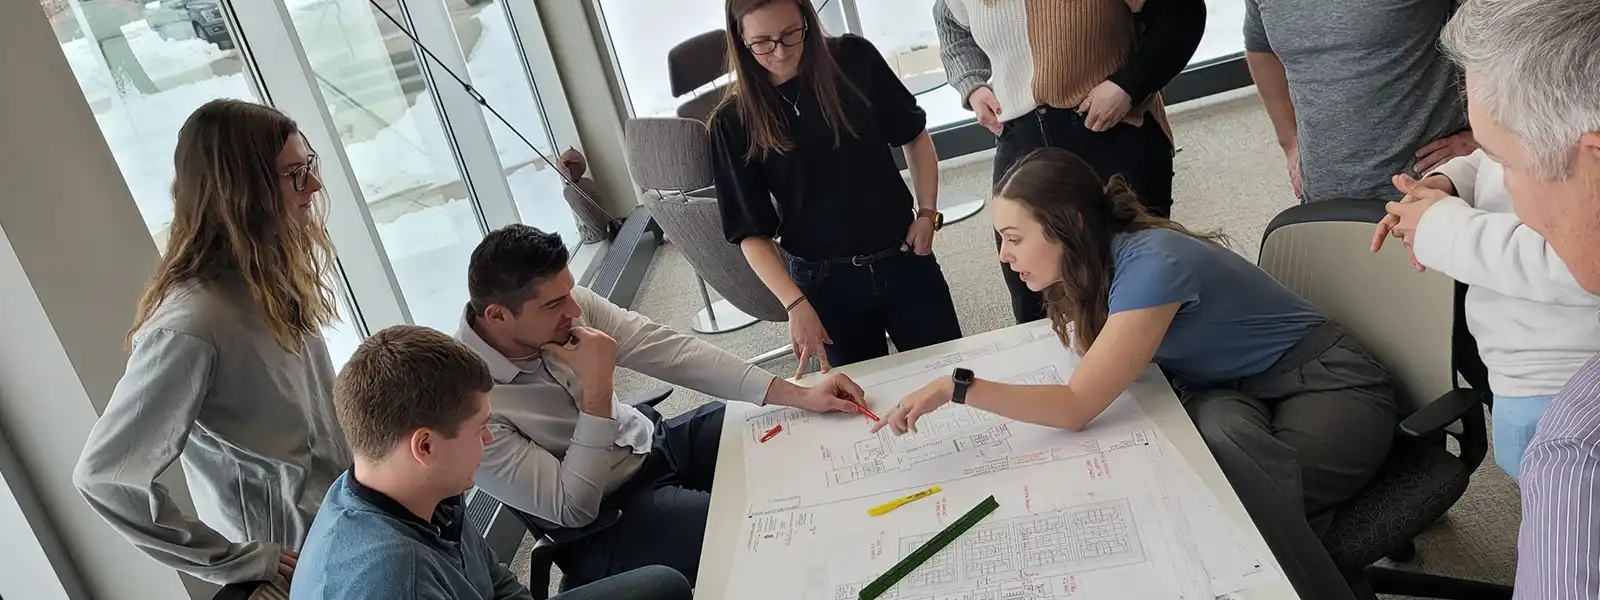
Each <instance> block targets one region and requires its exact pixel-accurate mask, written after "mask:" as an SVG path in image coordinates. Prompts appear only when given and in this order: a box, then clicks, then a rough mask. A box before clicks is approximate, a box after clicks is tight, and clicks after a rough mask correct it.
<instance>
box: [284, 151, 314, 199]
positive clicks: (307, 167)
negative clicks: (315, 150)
mask: <svg viewBox="0 0 1600 600" xmlns="http://www.w3.org/2000/svg"><path fill="white" fill-rule="evenodd" d="M316 171H317V155H315V154H313V155H311V158H307V159H306V164H303V165H300V166H298V167H295V168H294V169H291V170H290V171H289V172H288V173H284V174H283V176H284V177H288V178H290V180H291V181H292V182H293V183H294V191H296V192H304V191H306V186H307V185H310V184H311V174H312V173H315V172H316Z"/></svg>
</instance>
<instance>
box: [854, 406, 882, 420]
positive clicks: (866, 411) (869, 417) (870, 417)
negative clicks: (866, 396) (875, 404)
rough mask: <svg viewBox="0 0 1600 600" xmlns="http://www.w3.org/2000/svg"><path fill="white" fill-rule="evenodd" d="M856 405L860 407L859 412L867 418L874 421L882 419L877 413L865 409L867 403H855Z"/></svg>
mask: <svg viewBox="0 0 1600 600" xmlns="http://www.w3.org/2000/svg"><path fill="white" fill-rule="evenodd" d="M856 407H857V408H860V409H861V414H863V415H866V416H867V418H868V419H872V420H874V421H880V420H882V419H879V418H878V415H875V414H872V411H870V410H867V405H865V404H857V405H856Z"/></svg>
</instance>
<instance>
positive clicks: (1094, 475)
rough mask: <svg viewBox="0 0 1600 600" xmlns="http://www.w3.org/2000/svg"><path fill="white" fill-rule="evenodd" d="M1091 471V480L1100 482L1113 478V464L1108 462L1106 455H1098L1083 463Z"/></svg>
mask: <svg viewBox="0 0 1600 600" xmlns="http://www.w3.org/2000/svg"><path fill="white" fill-rule="evenodd" d="M1083 464H1084V466H1086V467H1088V469H1089V480H1090V481H1100V480H1102V479H1106V478H1108V477H1111V463H1110V462H1108V461H1106V455H1104V454H1096V455H1094V456H1091V457H1089V458H1088V460H1085V461H1083Z"/></svg>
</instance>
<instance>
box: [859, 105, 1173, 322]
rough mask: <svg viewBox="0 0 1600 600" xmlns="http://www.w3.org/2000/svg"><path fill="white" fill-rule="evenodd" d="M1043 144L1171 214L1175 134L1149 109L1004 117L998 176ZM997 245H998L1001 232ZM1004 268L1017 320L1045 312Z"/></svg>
mask: <svg viewBox="0 0 1600 600" xmlns="http://www.w3.org/2000/svg"><path fill="white" fill-rule="evenodd" d="M1044 147H1051V148H1061V149H1063V150H1067V151H1070V152H1072V153H1073V154H1076V155H1078V157H1079V158H1082V159H1083V160H1084V162H1087V163H1089V166H1090V167H1093V168H1094V171H1095V173H1096V174H1098V175H1100V178H1101V179H1102V180H1109V179H1111V176H1113V175H1118V174H1120V175H1122V176H1123V177H1125V178H1127V180H1128V183H1129V184H1130V185H1132V186H1133V190H1134V191H1135V192H1137V193H1138V194H1139V198H1140V200H1143V201H1144V205H1145V207H1146V208H1148V209H1150V212H1152V213H1155V214H1158V215H1161V216H1164V217H1165V216H1170V215H1171V214H1172V140H1169V139H1167V134H1166V132H1164V131H1162V130H1161V125H1160V124H1158V123H1156V121H1155V119H1154V118H1151V117H1150V116H1149V115H1146V116H1145V121H1144V125H1142V126H1139V127H1134V126H1132V125H1129V124H1127V123H1118V124H1117V125H1116V126H1115V127H1112V128H1111V129H1109V130H1106V131H1102V132H1098V133H1097V132H1093V131H1089V130H1088V128H1086V127H1084V126H1083V116H1082V115H1079V114H1078V113H1076V112H1074V111H1070V110H1061V109H1056V108H1040V109H1036V110H1034V111H1033V112H1031V113H1028V114H1027V115H1024V116H1021V117H1017V118H1015V119H1012V120H1010V121H1006V123H1005V129H1004V130H1002V131H1001V132H1000V140H999V142H998V143H997V144H996V146H995V150H994V182H995V183H996V184H998V183H1000V178H1001V177H1002V176H1004V175H1005V173H1006V170H1007V169H1010V168H1011V165H1012V163H1015V162H1016V161H1017V159H1019V158H1022V157H1023V156H1026V155H1027V154H1028V153H1029V152H1031V151H1033V150H1037V149H1039V148H1044ZM994 245H995V247H996V248H999V247H1000V234H998V233H996V234H995V236H994ZM1000 273H1001V275H1002V276H1003V277H1004V278H1005V280H1006V289H1008V290H1009V291H1010V292H1011V313H1012V315H1014V316H1015V317H1016V318H1017V322H1018V323H1027V322H1029V321H1035V320H1038V319H1042V318H1044V315H1045V310H1044V297H1043V296H1042V295H1041V294H1040V293H1039V292H1035V291H1033V290H1030V289H1028V284H1026V283H1023V281H1022V279H1020V278H1018V277H1017V273H1016V272H1015V271H1012V270H1011V268H1010V267H1007V266H1006V265H1005V264H1004V263H1001V265H1000ZM830 333H831V332H830Z"/></svg>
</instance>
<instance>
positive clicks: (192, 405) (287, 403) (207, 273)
mask: <svg viewBox="0 0 1600 600" xmlns="http://www.w3.org/2000/svg"><path fill="white" fill-rule="evenodd" d="M174 162H175V167H176V171H175V172H176V176H175V179H174V181H173V183H172V197H173V219H172V227H171V231H170V233H169V234H168V236H167V246H166V250H165V252H164V253H163V255H162V257H161V262H160V264H159V265H158V266H157V267H156V271H155V275H154V276H152V277H151V279H150V281H149V283H148V284H147V285H146V287H145V290H144V294H143V296H142V297H141V298H140V299H139V304H138V308H137V310H136V312H135V316H134V321H133V327H132V329H131V330H130V332H129V334H128V344H129V348H130V349H131V354H130V356H129V358H128V366H127V371H126V372H125V373H124V375H123V376H122V380H121V381H119V382H118V383H117V386H116V389H115V390H114V391H113V392H112V394H111V400H110V402H109V403H108V404H107V405H106V409H105V412H104V414H102V415H101V416H100V420H99V421H98V422H97V423H95V426H94V428H93V430H91V431H90V432H89V439H88V443H87V444H86V445H85V447H84V449H83V454H82V456H81V457H80V458H79V460H78V466H77V470H76V472H75V473H74V474H73V481H74V482H75V483H76V484H77V487H78V490H79V491H80V492H81V493H82V494H83V497H84V499H85V500H87V501H88V503H89V506H90V507H91V508H93V509H94V510H95V512H97V513H99V514H100V516H101V517H103V518H105V520H106V521H107V522H109V523H110V524H111V526H112V527H113V528H114V529H116V530H117V531H118V532H119V533H121V534H122V535H123V536H124V537H125V538H127V539H128V541H130V542H132V543H133V544H134V545H135V546H137V547H139V549H141V550H143V551H144V552H145V553H146V554H148V555H150V556H151V557H152V558H155V559H156V560H157V561H160V562H161V563H163V564H166V565H168V566H171V567H174V568H177V569H179V570H182V571H184V572H187V573H189V574H190V575H193V576H195V577H198V578H200V579H204V580H207V581H211V582H213V583H219V584H227V583H234V582H244V581H274V580H275V581H277V582H279V583H280V584H286V583H287V582H288V580H289V578H290V577H291V576H292V575H293V573H294V567H295V561H296V559H297V558H298V555H297V554H296V552H297V550H298V549H299V548H300V544H301V543H302V542H303V541H304V540H305V536H306V533H307V531H308V530H309V528H310V526H311V520H312V518H313V517H314V516H316V513H317V508H318V506H319V505H320V504H321V503H322V498H323V495H324V494H326V493H327V490H328V487H329V486H330V485H331V484H332V483H333V481H334V479H335V478H337V477H338V476H339V474H340V473H341V472H343V471H344V470H345V469H347V468H349V467H350V465H351V460H352V459H351V454H350V450H349V448H348V446H347V444H346V442H345V438H344V434H343V433H342V432H341V430H340V429H339V423H338V421H337V419H336V418H335V416H334V410H333V401H332V390H333V381H334V372H333V364H332V362H330V360H329V358H328V350H327V346H326V345H325V344H324V343H323V340H322V337H321V330H322V328H323V327H325V326H327V325H329V324H331V323H333V322H334V320H335V319H336V313H335V310H334V289H333V288H332V287H331V286H330V284H329V281H330V279H331V277H332V275H333V269H334V262H333V261H334V252H333V243H332V242H331V241H330V240H329V239H328V234H327V232H326V230H324V228H323V214H322V212H323V211H322V208H321V203H320V202H318V192H319V191H321V190H322V182H321V181H320V180H319V179H318V177H317V169H316V154H315V153H313V152H312V151H311V148H310V146H309V145H307V143H306V140H305V137H304V136H302V135H301V134H300V132H299V130H298V129H297V128H296V126H295V123H294V121H292V120H290V119H289V118H288V117H286V116H284V115H283V114H282V113H280V112H278V111H277V110H274V109H272V108H268V107H265V106H261V105H257V104H250V103H247V102H240V101H235V100H216V101H212V102H209V103H207V104H206V105H204V106H201V107H200V108H199V109H198V110H196V111H195V112H194V113H193V114H192V115H190V116H189V119H188V121H187V122H185V123H184V125H183V129H182V130H181V131H179V133H178V145H177V150H176V151H175V153H174ZM180 458H181V459H182V464H183V471H184V475H185V476H186V478H187V480H188V484H189V491H190V492H191V493H192V495H193V498H194V504H195V509H196V513H198V514H197V515H187V514H184V513H183V512H181V511H180V509H179V508H178V506H177V505H176V504H174V503H173V501H172V499H171V498H170V497H169V496H168V493H167V489H166V488H165V487H164V486H163V485H162V484H160V483H157V481H156V478H157V477H158V476H160V475H161V474H162V473H163V472H165V471H166V470H167V469H168V468H169V467H171V466H172V464H173V462H174V461H177V460H178V459H180ZM285 589H287V588H285Z"/></svg>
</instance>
